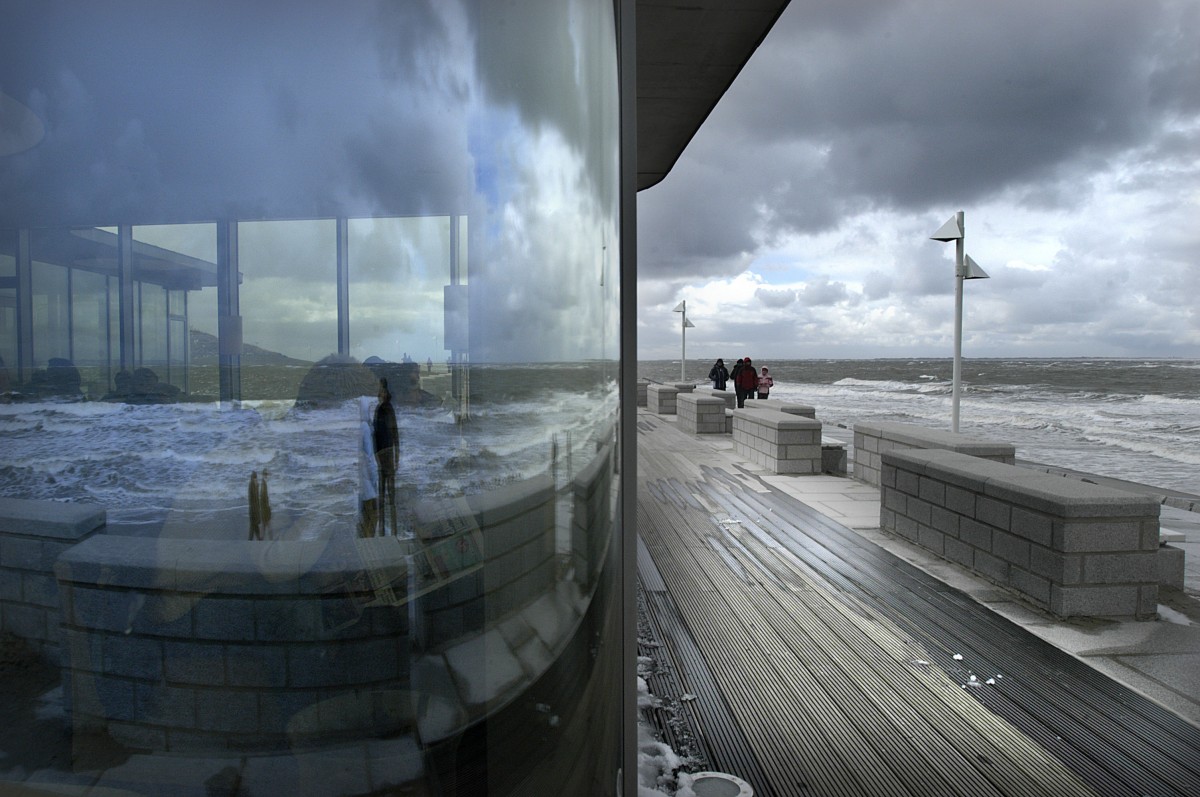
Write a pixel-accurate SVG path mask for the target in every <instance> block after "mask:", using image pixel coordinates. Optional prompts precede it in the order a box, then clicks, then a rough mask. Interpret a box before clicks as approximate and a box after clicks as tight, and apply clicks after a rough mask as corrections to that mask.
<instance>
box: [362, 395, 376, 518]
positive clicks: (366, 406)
mask: <svg viewBox="0 0 1200 797" xmlns="http://www.w3.org/2000/svg"><path fill="white" fill-rule="evenodd" d="M371 403H372V402H371V399H370V397H369V396H361V397H359V399H358V428H359V433H358V506H359V516H358V536H360V537H374V536H375V531H376V524H377V523H378V520H379V464H378V463H377V462H376V461H375V435H374V432H373V430H372V428H371Z"/></svg>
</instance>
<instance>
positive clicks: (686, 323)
mask: <svg viewBox="0 0 1200 797" xmlns="http://www.w3.org/2000/svg"><path fill="white" fill-rule="evenodd" d="M694 326H696V325H695V324H693V323H692V322H691V321H688V320H687V317H686V316H684V319H683V328H684V329H691V328H692V327H694Z"/></svg>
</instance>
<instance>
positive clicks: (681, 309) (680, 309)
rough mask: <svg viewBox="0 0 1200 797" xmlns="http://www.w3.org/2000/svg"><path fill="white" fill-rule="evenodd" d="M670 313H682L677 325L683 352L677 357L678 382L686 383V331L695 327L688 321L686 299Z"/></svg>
mask: <svg viewBox="0 0 1200 797" xmlns="http://www.w3.org/2000/svg"><path fill="white" fill-rule="evenodd" d="M671 312H674V313H682V316H681V317H680V318H681V322H680V325H679V333H680V335H681V336H682V338H683V351H682V352H680V355H679V381H680V382H686V381H687V376H686V373H687V331H688V327H694V326H696V325H695V324H693V323H692V322H691V321H688V317H687V299H684V300H683V301H682V302H680V303H679V304H677V305H675V309H674V310H672V311H671Z"/></svg>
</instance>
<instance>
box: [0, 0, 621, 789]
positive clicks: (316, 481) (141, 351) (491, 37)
mask: <svg viewBox="0 0 1200 797" xmlns="http://www.w3.org/2000/svg"><path fill="white" fill-rule="evenodd" d="M614 14H615V7H614V4H613V3H612V2H611V1H610V0H572V1H571V2H561V0H535V1H534V2H524V3H508V2H470V1H466V0H464V1H463V2H453V1H452V0H447V1H446V2H440V1H439V2H437V3H393V2H356V3H348V4H347V3H337V4H335V3H325V4H322V3H303V4H274V3H267V4H258V3H255V4H234V3H220V2H218V3H212V2H204V3H199V2H197V3H191V2H185V3H178V4H166V5H164V4H160V3H152V2H127V3H121V4H108V3H95V4H84V5H80V4H74V3H64V2H55V1H51V2H46V3H41V4H30V5H28V6H27V7H24V8H22V9H20V10H19V11H17V12H10V11H7V10H6V11H5V12H3V15H0V16H2V17H3V21H4V24H2V25H0V92H3V97H0V100H3V103H2V104H0V108H5V109H16V110H19V113H18V114H17V116H16V117H14V118H19V121H20V124H18V125H15V126H14V127H13V128H12V129H13V133H12V135H8V134H7V133H6V136H7V138H5V139H4V148H3V149H2V150H0V355H2V356H3V357H4V366H3V372H2V373H3V381H2V382H0V392H2V393H3V401H2V402H0V451H2V452H3V453H0V458H2V461H0V521H3V520H4V518H3V517H2V516H3V515H4V514H5V513H7V515H8V516H9V517H21V516H24V515H23V514H22V513H26V514H28V513H30V512H33V513H35V514H37V516H39V517H45V518H48V519H49V520H50V521H52V522H51V523H50V524H49V525H48V526H47V528H53V529H56V531H54V533H53V534H49V533H47V534H45V535H42V536H38V535H39V534H40V532H30V531H29V530H28V529H26V530H23V531H20V532H18V533H16V534H17V536H16V537H12V539H11V540H10V539H9V537H10V536H11V534H10V532H8V531H5V529H10V528H14V524H12V523H6V522H0V546H3V550H9V549H10V548H11V546H13V545H18V546H26V547H28V546H30V545H36V546H38V550H39V551H40V552H41V553H40V555H39V556H38V557H33V558H30V557H24V558H18V559H10V558H9V557H5V558H4V559H3V561H0V578H2V579H4V583H18V584H27V585H30V586H29V588H28V589H23V590H20V591H16V592H14V591H12V590H5V591H3V592H2V593H0V609H2V611H0V623H2V624H3V628H2V629H0V631H3V635H2V636H0V640H2V641H3V645H4V646H5V650H4V657H5V659H6V660H19V661H21V662H23V666H25V667H26V668H27V670H26V671H27V672H30V673H34V674H35V677H31V678H30V680H29V683H28V685H27V687H26V686H21V687H20V689H24V690H25V691H24V692H21V693H20V694H19V695H18V696H17V698H16V699H18V700H20V701H24V702H23V703H22V705H24V706H27V707H32V706H35V705H39V706H44V708H43V709H39V713H37V714H35V713H34V711H33V710H32V708H30V711H29V712H27V713H23V714H21V716H28V717H30V718H31V719H30V720H29V721H28V722H26V723H25V724H24V725H22V726H21V727H18V728H13V729H11V730H7V731H0V787H7V786H10V785H13V784H22V783H24V782H25V781H26V780H27V779H28V777H29V773H31V772H35V771H36V772H37V773H38V778H39V779H40V781H41V782H44V783H49V784H58V785H59V786H63V787H66V786H67V785H69V784H75V783H79V782H83V781H86V782H88V783H94V784H97V786H102V787H104V788H110V787H111V788H114V789H116V788H120V789H125V790H128V791H129V792H131V793H134V794H146V795H158V794H162V795H174V794H178V793H181V792H188V791H198V790H206V793H221V794H224V793H228V794H233V793H235V791H236V786H230V785H229V784H243V785H246V784H250V786H246V788H251V787H253V788H257V786H254V785H253V784H264V783H265V784H270V785H269V788H270V790H271V791H273V792H286V791H294V790H296V789H298V788H308V789H316V791H317V792H318V793H321V794H328V795H347V796H349V795H366V794H386V793H414V794H432V795H441V794H445V795H450V794H485V795H524V794H611V793H615V789H616V784H617V781H618V770H619V768H620V767H621V765H622V745H623V743H624V742H625V740H624V739H623V738H622V727H623V726H622V716H621V711H622V705H623V704H622V700H621V690H622V681H623V672H624V670H625V664H626V662H624V661H623V660H622V636H621V633H622V632H621V629H622V620H623V618H622V590H623V588H624V587H623V585H624V581H625V579H626V578H632V577H633V574H626V573H623V572H622V571H621V567H620V562H621V557H620V551H621V546H622V539H623V538H622V528H621V523H620V512H619V507H620V505H621V484H622V481H621V480H622V473H621V467H620V463H619V461H618V458H617V444H616V441H617V436H618V433H619V429H618V411H619V405H620V401H619V395H620V391H619V388H618V368H619V365H620V363H619V352H620V349H619V343H618V341H619V333H620V325H621V318H620V313H619V304H618V303H619V299H620V284H619V273H620V263H619V255H618V253H619V252H620V251H621V247H620V243H621V242H620V231H621V213H620V191H619V179H618V177H619V171H620V132H621V131H620V125H619V116H618V83H617V78H618V74H617V54H618V46H617V45H618V42H617V32H616V28H615V25H614ZM15 112H16V111H14V113H15ZM64 529H69V531H63V530H64ZM5 535H9V536H5ZM18 537H19V540H18V539H17V538H18ZM12 540H16V541H15V542H14V541H12ZM20 689H19V690H18V691H20ZM47 695H58V696H60V697H51V698H47ZM34 717H36V718H37V719H36V720H34V719H32V718H34ZM17 739H20V741H21V744H20V746H19V747H18V746H17V745H16V741H15V740H17ZM30 751H37V752H36V753H34V752H30ZM331 762H336V764H332V763H331ZM222 789H225V791H221V790H222ZM2 790H3V788H0V791H2Z"/></svg>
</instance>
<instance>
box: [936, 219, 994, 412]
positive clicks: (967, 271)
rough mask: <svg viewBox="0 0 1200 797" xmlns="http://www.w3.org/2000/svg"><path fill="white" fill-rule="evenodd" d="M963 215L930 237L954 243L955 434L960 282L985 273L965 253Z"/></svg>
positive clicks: (959, 377) (959, 373) (959, 374)
mask: <svg viewBox="0 0 1200 797" xmlns="http://www.w3.org/2000/svg"><path fill="white" fill-rule="evenodd" d="M963 230H964V225H963V212H962V211H961V210H960V211H958V213H955V214H954V216H953V217H952V218H951V219H950V220H949V221H947V222H946V223H945V224H943V225H942V226H941V227H939V228H938V231H937V232H935V233H934V234H933V235H931V236H929V237H930V238H931V239H932V240H934V241H942V242H949V241H954V376H953V382H952V384H953V387H952V392H951V403H950V428H951V430H952V431H955V432H957V431H958V399H959V395H960V394H961V386H962V308H963V280H973V279H987V278H988V275H987V272H986V271H984V270H983V269H982V268H980V267H979V264H978V263H976V262H975V261H974V260H972V259H971V256H970V255H968V254H966V253H965V252H964V251H963V249H964V243H963V239H964V237H965V236H964V233H963Z"/></svg>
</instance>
